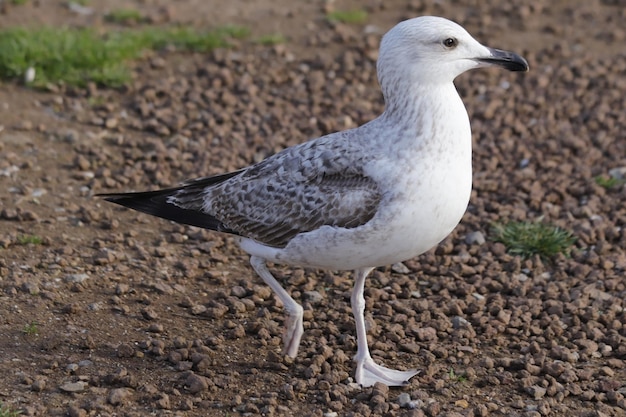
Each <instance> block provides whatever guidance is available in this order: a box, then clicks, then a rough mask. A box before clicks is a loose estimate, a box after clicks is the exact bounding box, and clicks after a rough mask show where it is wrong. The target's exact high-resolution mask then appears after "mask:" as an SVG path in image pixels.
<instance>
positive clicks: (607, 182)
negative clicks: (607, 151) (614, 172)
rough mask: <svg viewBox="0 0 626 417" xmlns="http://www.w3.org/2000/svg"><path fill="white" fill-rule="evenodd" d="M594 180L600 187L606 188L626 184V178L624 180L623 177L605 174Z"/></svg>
mask: <svg viewBox="0 0 626 417" xmlns="http://www.w3.org/2000/svg"><path fill="white" fill-rule="evenodd" d="M594 181H595V182H596V184H598V185H599V186H600V187H603V188H606V189H609V188H616V187H621V186H622V185H624V184H626V180H624V179H623V178H615V177H608V178H607V177H605V176H603V175H598V176H597V177H595V178H594Z"/></svg>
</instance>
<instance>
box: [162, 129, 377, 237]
mask: <svg viewBox="0 0 626 417" xmlns="http://www.w3.org/2000/svg"><path fill="white" fill-rule="evenodd" d="M342 143H343V145H342ZM365 158H367V157H366V156H362V155H361V151H360V150H359V149H357V148H355V147H350V146H346V145H345V141H340V142H339V143H337V144H334V143H333V141H326V140H317V141H314V142H309V143H306V144H303V146H296V147H294V148H289V149H287V150H285V151H283V152H281V153H279V154H276V155H274V156H273V157H271V158H268V159H266V160H265V161H263V162H261V163H259V164H257V165H255V166H252V167H250V168H249V169H247V170H244V171H243V173H241V174H240V175H237V176H234V177H232V178H229V179H227V180H225V181H223V182H221V183H219V184H216V185H215V186H213V187H208V188H206V189H204V192H203V193H202V194H201V195H199V194H198V193H197V192H194V193H187V192H185V188H183V189H181V190H180V191H179V192H178V193H177V194H176V196H175V197H174V200H173V201H172V202H173V203H174V204H176V205H179V206H181V207H183V208H187V209H194V210H201V211H203V212H205V213H206V214H208V215H211V216H213V217H215V218H216V219H218V220H219V221H221V222H222V223H223V224H224V226H225V227H226V228H227V229H230V230H232V231H233V232H235V233H237V234H239V235H241V236H245V237H249V238H252V239H255V240H257V241H259V242H261V243H264V244H266V245H270V246H275V247H284V246H286V245H287V243H289V240H291V239H292V238H293V237H294V236H295V235H297V234H298V233H303V232H308V231H312V230H315V229H317V228H319V227H321V226H324V225H328V226H336V227H346V228H354V227H357V226H360V225H362V224H365V223H367V222H368V221H369V220H370V219H371V218H372V217H373V216H374V214H375V213H376V210H377V208H378V205H379V202H380V199H381V194H380V190H379V189H378V186H377V184H376V183H375V182H374V181H373V180H372V179H371V178H369V177H367V176H366V175H365V174H364V173H363V169H362V167H363V164H364V163H365ZM190 186H191V188H193V184H190Z"/></svg>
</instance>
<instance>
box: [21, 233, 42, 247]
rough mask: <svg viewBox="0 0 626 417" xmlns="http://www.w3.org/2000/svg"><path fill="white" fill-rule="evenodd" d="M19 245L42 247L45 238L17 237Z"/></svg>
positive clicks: (34, 236) (33, 236) (32, 236)
mask: <svg viewBox="0 0 626 417" xmlns="http://www.w3.org/2000/svg"><path fill="white" fill-rule="evenodd" d="M17 243H18V244H20V245H31V244H32V245H41V244H42V243H43V238H42V237H41V236H36V235H20V236H18V237H17Z"/></svg>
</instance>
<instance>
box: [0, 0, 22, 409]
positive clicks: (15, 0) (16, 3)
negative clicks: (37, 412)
mask: <svg viewBox="0 0 626 417" xmlns="http://www.w3.org/2000/svg"><path fill="white" fill-rule="evenodd" d="M10 3H11V4H12V5H14V6H21V5H22V4H26V3H28V0H11V1H10ZM0 415H1V414H0Z"/></svg>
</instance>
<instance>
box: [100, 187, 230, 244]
mask: <svg viewBox="0 0 626 417" xmlns="http://www.w3.org/2000/svg"><path fill="white" fill-rule="evenodd" d="M179 190H180V188H169V189H163V190H156V191H141V192H136V193H101V194H96V197H101V198H102V199H104V200H105V201H108V202H111V203H115V204H118V205H120V206H123V207H126V208H130V209H133V210H137V211H140V212H142V213H146V214H149V215H151V216H156V217H160V218H162V219H166V220H172V221H174V222H176V223H181V224H186V225H189V226H196V227H201V228H203V229H209V230H216V231H220V232H226V233H235V232H234V231H232V230H230V229H228V228H227V227H226V226H225V225H224V224H223V223H222V222H221V221H219V220H218V219H216V218H215V217H213V216H211V215H210V214H207V213H204V212H202V211H198V210H191V209H186V208H182V207H179V206H177V205H175V204H173V203H171V202H170V201H169V197H171V196H173V195H174V194H175V193H176V192H177V191H179Z"/></svg>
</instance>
